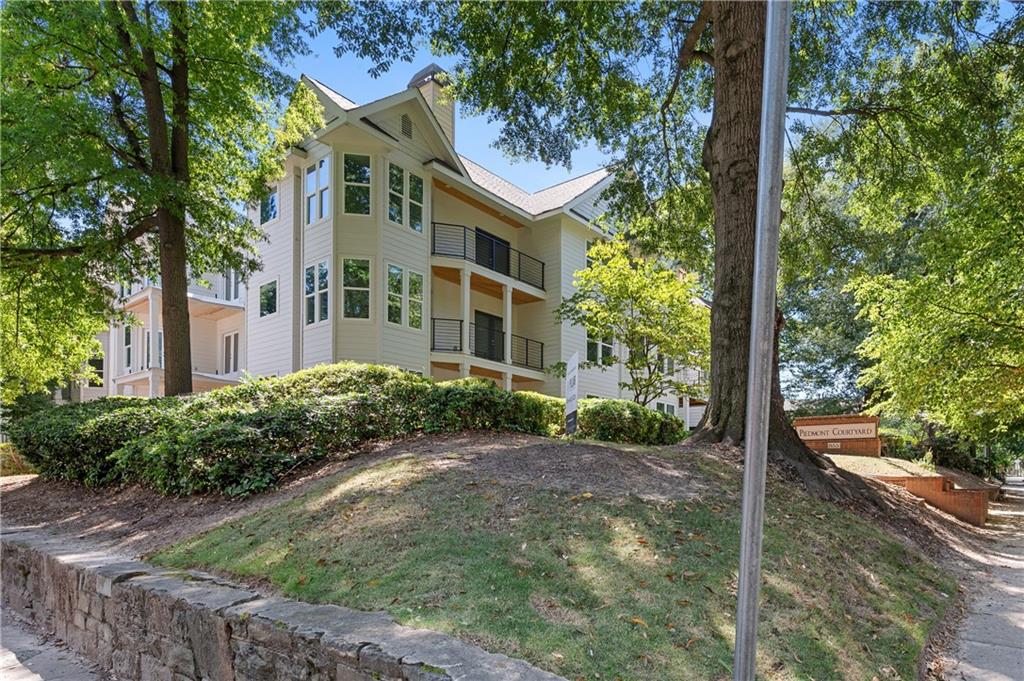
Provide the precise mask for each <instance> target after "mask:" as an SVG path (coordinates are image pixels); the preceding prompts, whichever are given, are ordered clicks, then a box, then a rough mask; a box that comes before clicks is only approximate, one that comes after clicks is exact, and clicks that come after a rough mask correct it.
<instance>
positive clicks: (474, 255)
mask: <svg viewBox="0 0 1024 681" xmlns="http://www.w3.org/2000/svg"><path fill="white" fill-rule="evenodd" d="M431 253H432V254H433V255H443V256H447V257H449V258H461V259H463V260H469V261H470V262H475V263H476V264H477V265H480V266H481V267H486V268H487V269H489V270H492V271H494V272H498V273H500V274H504V275H506V276H509V277H512V278H513V279H516V280H518V281H521V282H523V283H525V284H529V285H531V286H535V287H537V288H539V289H543V288H544V262H543V261H542V260H538V259H537V258H534V257H532V256H529V255H526V254H525V253H523V252H522V251H519V250H516V249H515V248H512V247H511V246H510V245H509V244H508V242H506V241H502V240H501V239H498V238H497V237H494V236H492V235H490V234H487V233H486V232H484V231H482V230H477V229H472V228H470V227H466V226H465V225H453V224H449V223H446V222H435V223H433V237H432V243H431Z"/></svg>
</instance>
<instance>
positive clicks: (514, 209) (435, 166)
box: [426, 161, 538, 222]
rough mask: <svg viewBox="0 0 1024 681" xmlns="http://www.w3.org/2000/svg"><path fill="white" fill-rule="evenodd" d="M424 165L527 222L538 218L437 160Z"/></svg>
mask: <svg viewBox="0 0 1024 681" xmlns="http://www.w3.org/2000/svg"><path fill="white" fill-rule="evenodd" d="M426 165H427V167H428V168H430V169H431V170H433V171H434V172H435V173H438V174H440V175H444V176H445V177H446V178H448V179H450V180H452V181H453V183H455V184H459V185H462V186H463V187H465V188H466V189H470V190H472V191H474V192H476V193H478V194H482V195H483V196H485V197H486V198H487V199H488V200H489V201H491V202H492V203H496V204H498V205H499V206H501V207H502V208H504V209H505V210H507V211H509V212H510V213H515V214H516V215H517V216H519V217H521V218H522V219H524V220H528V221H529V222H536V221H537V220H538V218H537V217H536V216H535V215H533V214H531V213H527V212H526V211H525V210H523V209H522V208H520V207H519V206H516V205H515V204H512V203H509V202H508V201H506V200H505V199H503V198H501V197H500V196H496V195H495V194H493V193H491V192H489V191H487V190H486V189H484V188H483V187H481V186H480V185H478V184H476V183H475V182H473V181H472V180H470V179H469V178H468V177H465V176H462V175H459V174H458V173H454V172H452V171H451V170H450V169H448V168H446V167H445V166H443V165H441V164H440V163H438V162H437V161H430V162H429V163H427V164H426Z"/></svg>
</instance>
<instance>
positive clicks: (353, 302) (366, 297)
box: [341, 258, 370, 319]
mask: <svg viewBox="0 0 1024 681" xmlns="http://www.w3.org/2000/svg"><path fill="white" fill-rule="evenodd" d="M341 286H342V316H343V317H345V318H346V319H369V318H370V261H369V260H367V259H364V258H345V259H344V260H342V264H341Z"/></svg>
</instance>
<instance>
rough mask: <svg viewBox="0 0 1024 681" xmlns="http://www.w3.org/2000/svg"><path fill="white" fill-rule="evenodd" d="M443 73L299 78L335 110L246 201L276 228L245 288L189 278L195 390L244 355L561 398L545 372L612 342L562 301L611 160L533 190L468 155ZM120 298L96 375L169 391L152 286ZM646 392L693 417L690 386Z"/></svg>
mask: <svg viewBox="0 0 1024 681" xmlns="http://www.w3.org/2000/svg"><path fill="white" fill-rule="evenodd" d="M443 78H444V72H443V71H442V70H441V69H440V68H439V67H437V66H436V65H431V66H430V67H428V68H426V69H424V70H422V71H420V72H419V73H417V74H416V76H414V77H413V79H412V81H411V82H410V83H409V86H408V88H407V89H406V90H403V91H401V92H398V93H396V94H393V95H391V96H388V97H385V98H383V99H379V100H377V101H374V102H370V103H368V104H364V105H357V104H355V103H354V102H352V101H350V100H348V99H347V98H345V97H344V96H342V95H341V94H339V93H337V92H335V91H334V90H331V89H330V88H328V87H327V86H325V85H324V84H322V83H320V82H318V81H316V80H313V79H312V78H309V77H307V76H303V77H302V81H303V82H304V83H305V84H306V85H307V86H308V87H309V88H310V89H311V90H312V91H313V92H314V93H315V94H316V96H317V97H318V98H319V100H320V102H321V104H322V105H323V107H324V120H325V121H326V125H325V127H324V128H322V129H321V130H319V131H318V132H317V133H316V134H315V135H314V137H313V139H311V140H309V141H307V142H306V143H304V144H303V145H302V147H301V148H297V149H294V150H293V151H292V152H291V153H290V154H289V156H288V157H287V159H286V160H285V168H284V169H285V174H284V178H283V179H282V180H281V181H280V182H278V183H277V184H276V185H275V186H274V187H272V188H271V194H270V197H269V198H268V200H267V201H265V202H264V204H263V205H262V206H260V207H259V208H258V209H253V210H252V211H251V213H250V217H251V218H252V219H253V220H254V221H256V222H257V223H259V224H260V225H261V227H262V228H263V230H264V231H265V232H266V235H267V237H268V238H267V240H266V241H263V242H261V243H260V244H259V257H260V259H261V260H262V263H263V269H262V270H261V271H260V272H258V273H256V274H254V275H253V276H251V277H250V279H249V281H248V282H247V283H248V286H244V287H243V286H237V287H236V289H235V290H237V291H238V296H239V300H237V301H235V300H233V299H232V298H230V297H228V296H227V294H226V293H225V291H226V287H227V283H226V280H224V279H223V278H221V280H220V281H217V277H213V278H212V279H211V280H213V281H214V282H215V288H214V290H213V291H210V290H209V289H204V290H199V289H198V288H197V289H195V290H194V291H193V293H192V301H191V302H192V303H193V304H194V308H193V314H194V316H193V318H192V325H193V332H192V333H193V336H192V338H193V345H192V348H193V349H192V353H193V360H194V362H195V371H196V374H195V379H194V380H195V382H196V389H197V390H203V389H208V388H212V387H217V386H218V385H223V384H225V383H230V382H233V381H234V380H237V377H238V369H244V370H246V371H247V372H248V373H251V374H253V375H256V376H267V375H283V374H287V373H290V372H293V371H297V370H299V369H302V368H305V367H310V366H313V365H315V364H321V363H327V362H335V361H340V360H354V361H360V362H372V363H381V364H392V365H396V366H399V367H402V368H404V369H408V370H410V371H415V372H418V373H421V374H423V375H429V376H433V377H435V378H437V379H442V380H443V379H450V378H457V377H460V376H481V377H485V378H489V379H492V380H494V381H495V382H497V383H498V384H499V385H501V386H503V387H505V388H506V389H511V390H536V391H539V392H543V393H547V394H550V395H561V394H562V391H563V386H562V381H561V380H560V379H559V378H557V377H554V376H552V375H550V374H548V373H546V372H545V369H547V368H548V367H550V366H551V365H553V364H555V363H557V362H560V361H567V360H568V359H569V357H570V356H571V355H572V354H573V353H574V352H578V353H579V354H580V357H581V358H586V357H588V356H591V357H597V356H599V355H600V354H601V353H602V352H606V351H607V348H606V346H604V345H603V344H602V343H601V341H600V340H597V339H589V340H588V338H587V337H586V333H585V331H584V330H583V329H582V328H580V327H575V326H569V325H565V324H559V323H558V322H557V321H556V319H555V314H554V312H555V309H556V308H557V307H558V305H559V303H560V302H561V300H562V299H563V298H564V297H568V296H569V295H571V294H572V291H573V286H572V281H573V275H574V273H575V272H576V271H577V270H580V269H583V268H584V267H585V266H586V251H587V244H588V242H590V241H593V240H595V239H600V238H603V237H604V234H603V233H602V232H601V231H600V229H598V227H597V226H596V225H595V224H594V220H596V219H597V218H598V217H599V216H600V215H601V214H602V213H603V212H604V207H603V204H602V202H601V199H600V197H601V194H602V192H603V191H604V189H605V188H606V187H607V186H608V184H609V183H610V182H611V176H610V174H609V173H608V171H606V170H604V169H601V170H597V171H595V172H592V173H588V174H586V175H583V176H581V177H577V178H574V179H571V180H568V181H566V182H562V183H560V184H557V185H554V186H552V187H549V188H547V189H543V190H541V191H538V192H535V193H532V194H531V193H529V192H526V191H524V190H522V189H520V188H519V187H516V186H515V185H513V184H511V183H510V182H508V181H506V180H504V179H502V178H501V177H499V176H497V175H495V174H494V173H492V172H490V171H488V170H487V169H485V168H483V167H482V166H480V165H478V164H476V163H474V162H473V161H471V160H470V159H469V158H466V157H465V156H462V155H460V154H458V153H457V152H456V150H455V148H454V145H453V142H454V140H455V138H456V135H455V129H454V125H455V115H454V104H453V103H452V102H451V101H450V100H447V99H446V98H445V97H444V93H443V91H442V90H443ZM218 287H220V288H218ZM125 307H126V309H128V310H130V311H132V312H134V313H135V315H136V317H138V318H139V320H140V322H141V326H140V327H138V328H135V329H131V330H129V331H125V330H124V329H123V328H112V329H111V330H110V332H109V334H108V336H109V338H108V339H107V340H106V342H105V347H106V348H107V352H106V357H107V358H108V360H106V361H105V363H104V372H103V373H104V382H105V385H104V388H103V389H102V390H103V392H104V394H123V393H126V392H129V391H131V392H133V393H134V394H146V395H154V394H160V393H161V390H162V388H161V385H160V373H161V370H160V368H159V367H160V363H159V357H160V353H159V351H158V345H159V338H160V336H159V333H160V332H159V329H160V321H159V314H157V315H156V318H155V319H154V320H153V321H152V322H151V321H150V316H149V311H150V310H157V311H158V310H159V288H158V287H152V286H149V287H144V288H142V289H141V290H139V291H134V292H132V294H131V295H130V296H129V297H128V298H127V299H126V302H125ZM243 320H244V322H243ZM154 331H155V334H156V335H154ZM233 333H237V334H238V335H237V336H236V337H235V338H237V339H238V341H237V343H238V344H237V346H234V345H233V343H234V341H229V340H226V339H227V338H229V337H230V336H229V334H233ZM111 339H112V340H113V341H115V342H113V343H111V342H110V340H111ZM122 341H123V344H122ZM232 353H233V357H229V355H232ZM129 354H130V359H129V357H128V355H129ZM154 358H157V359H156V360H154ZM236 360H237V367H236V366H235V364H234V362H235V361H236ZM229 369H230V370H229ZM687 372H688V373H687ZM681 373H684V374H686V375H689V374H693V373H694V372H692V370H682V369H681ZM692 378H694V379H696V375H695V374H694V375H693V376H692ZM621 380H622V373H621V369H620V367H612V368H609V369H607V370H606V371H600V370H597V369H593V370H588V371H584V372H581V375H580V386H579V393H580V395H581V396H587V395H592V396H599V397H626V398H630V397H632V396H631V395H625V394H623V393H622V390H621V389H620V387H619V382H620V381H621ZM82 390H83V397H86V396H87V394H86V393H85V391H86V390H89V391H97V390H100V389H97V388H88V389H87V388H83V389H82ZM91 394H92V393H89V395H91ZM652 407H656V408H658V409H660V410H662V411H670V412H671V413H675V414H677V415H679V416H680V417H686V418H687V420H688V421H690V422H692V423H694V424H695V423H696V420H694V418H693V411H694V410H692V409H690V407H689V402H688V400H686V398H685V397H683V398H680V397H677V396H675V395H666V396H665V397H664V399H662V400H659V401H658V402H657V403H656V404H655V405H652ZM696 418H697V419H699V414H698V415H697V417H696Z"/></svg>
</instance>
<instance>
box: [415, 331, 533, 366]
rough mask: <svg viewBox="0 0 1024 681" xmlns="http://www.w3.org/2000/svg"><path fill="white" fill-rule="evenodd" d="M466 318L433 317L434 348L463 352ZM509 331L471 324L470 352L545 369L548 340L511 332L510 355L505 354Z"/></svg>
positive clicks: (431, 333) (432, 339) (492, 358)
mask: <svg viewBox="0 0 1024 681" xmlns="http://www.w3.org/2000/svg"><path fill="white" fill-rule="evenodd" d="M462 324H463V322H462V320H461V319H439V318H433V319H431V320H430V349H431V350H432V351H433V352H455V353H461V352H463V348H462ZM505 333H506V332H505V331H501V330H499V329H494V328H488V327H486V326H482V325H480V324H474V323H472V322H470V324H469V354H471V355H473V356H474V357H479V358H481V359H489V360H491V361H492V362H501V363H503V364H511V365H513V366H517V367H523V368H526V369H534V370H535V371H544V344H543V343H541V342H540V341H536V340H533V339H532V338H526V337H524V336H519V335H516V334H514V333H513V334H511V336H512V338H511V343H510V346H511V350H510V355H511V356H510V357H506V356H505Z"/></svg>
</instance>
